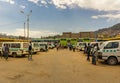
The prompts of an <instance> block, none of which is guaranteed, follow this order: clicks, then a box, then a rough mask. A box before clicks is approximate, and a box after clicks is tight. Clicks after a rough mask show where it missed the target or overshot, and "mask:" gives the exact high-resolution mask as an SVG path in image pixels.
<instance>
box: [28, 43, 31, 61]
mask: <svg viewBox="0 0 120 83" xmlns="http://www.w3.org/2000/svg"><path fill="white" fill-rule="evenodd" d="M28 52H29V54H28V60H32V43H31V41H30V43H29V47H28Z"/></svg>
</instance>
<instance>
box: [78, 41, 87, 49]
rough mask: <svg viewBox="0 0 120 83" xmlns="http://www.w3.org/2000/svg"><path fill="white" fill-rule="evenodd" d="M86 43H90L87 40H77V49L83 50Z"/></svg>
mask: <svg viewBox="0 0 120 83" xmlns="http://www.w3.org/2000/svg"><path fill="white" fill-rule="evenodd" d="M85 44H88V43H87V42H77V44H76V50H80V51H83V50H84V47H85Z"/></svg>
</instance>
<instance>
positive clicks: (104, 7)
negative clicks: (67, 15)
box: [28, 0, 120, 11]
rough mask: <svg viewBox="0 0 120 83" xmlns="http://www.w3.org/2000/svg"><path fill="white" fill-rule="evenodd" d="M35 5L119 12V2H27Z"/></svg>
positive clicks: (91, 0) (101, 0)
mask: <svg viewBox="0 0 120 83" xmlns="http://www.w3.org/2000/svg"><path fill="white" fill-rule="evenodd" d="M28 1H30V2H33V3H35V4H42V5H47V4H53V5H55V6H56V8H60V9H66V8H76V7H79V8H84V9H94V10H98V11H119V10H120V0H100V1H98V0H28Z"/></svg>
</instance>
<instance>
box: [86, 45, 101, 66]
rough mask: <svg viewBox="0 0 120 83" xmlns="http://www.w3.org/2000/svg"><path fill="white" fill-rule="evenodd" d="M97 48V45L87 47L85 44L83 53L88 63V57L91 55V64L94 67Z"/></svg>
mask: <svg viewBox="0 0 120 83" xmlns="http://www.w3.org/2000/svg"><path fill="white" fill-rule="evenodd" d="M98 50H99V46H98V43H94V44H91V45H90V43H88V45H86V44H85V47H84V53H86V54H87V60H88V61H90V55H92V64H94V65H96V61H97V55H98Z"/></svg>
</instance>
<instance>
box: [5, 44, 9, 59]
mask: <svg viewBox="0 0 120 83" xmlns="http://www.w3.org/2000/svg"><path fill="white" fill-rule="evenodd" d="M8 55H9V47H8V44H6V45H5V48H4V57H5V59H6V60H7V59H8Z"/></svg>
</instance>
